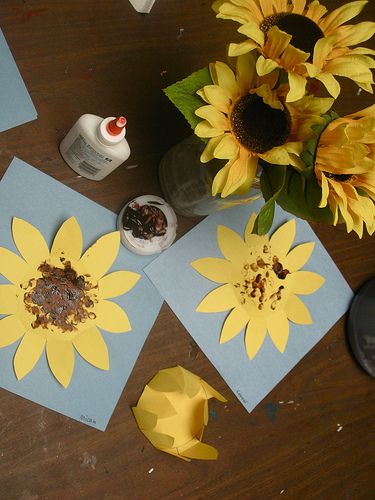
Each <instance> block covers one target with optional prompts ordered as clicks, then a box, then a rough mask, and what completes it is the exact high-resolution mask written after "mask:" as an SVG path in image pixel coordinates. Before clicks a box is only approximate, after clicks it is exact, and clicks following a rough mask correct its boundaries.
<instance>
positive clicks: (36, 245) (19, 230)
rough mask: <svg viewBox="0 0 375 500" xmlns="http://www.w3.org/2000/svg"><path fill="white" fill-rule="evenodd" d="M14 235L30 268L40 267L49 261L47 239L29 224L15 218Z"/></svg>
mask: <svg viewBox="0 0 375 500" xmlns="http://www.w3.org/2000/svg"><path fill="white" fill-rule="evenodd" d="M12 234H13V240H14V243H15V244H16V247H17V248H18V251H19V252H20V254H21V255H22V257H23V258H24V259H25V260H26V262H27V263H28V264H29V265H30V266H35V267H38V266H39V265H40V264H41V263H42V262H43V261H45V260H47V259H48V257H49V249H48V246H47V243H46V241H45V239H44V238H43V236H42V235H41V233H40V232H39V231H38V230H37V229H36V228H35V227H34V226H33V225H31V224H30V223H29V222H26V221H24V220H22V219H18V218H17V217H13V221H12Z"/></svg>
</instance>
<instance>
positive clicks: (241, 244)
mask: <svg viewBox="0 0 375 500" xmlns="http://www.w3.org/2000/svg"><path fill="white" fill-rule="evenodd" d="M254 221H255V214H253V215H252V216H251V217H250V219H249V222H248V224H247V226H246V229H245V238H244V240H243V239H242V238H241V236H240V235H239V234H237V233H236V232H235V231H233V230H231V229H229V228H227V227H225V226H218V230H217V239H218V245H219V248H220V251H221V253H222V254H223V256H224V259H219V258H213V257H207V258H203V259H198V260H196V261H194V262H193V263H192V266H193V268H194V269H195V270H196V271H198V272H199V273H200V274H201V275H202V276H204V277H205V278H208V279H210V280H212V281H214V282H216V283H223V284H222V285H221V286H220V287H218V288H215V289H214V290H213V291H211V292H210V293H209V294H208V295H207V296H206V297H205V298H204V299H203V300H202V301H201V302H200V304H199V305H198V307H197V311H198V312H206V313H211V312H221V311H227V310H229V309H231V312H230V313H229V315H228V316H227V318H226V320H225V321H224V324H223V328H222V330H221V336H220V343H224V342H227V341H229V340H231V339H232V338H233V337H235V336H236V335H237V334H238V333H240V332H241V330H242V329H243V328H244V327H246V333H245V346H246V352H247V354H248V356H249V358H250V359H253V358H254V357H255V355H256V354H257V352H258V351H259V349H260V347H261V346H262V344H263V342H264V339H265V337H266V334H267V331H268V333H269V335H270V337H271V340H272V342H273V343H274V345H275V346H276V348H277V349H278V350H279V351H280V352H284V350H285V346H286V343H287V341H288V336H289V321H292V322H293V323H297V324H300V325H305V324H310V323H312V319H311V316H310V313H309V311H308V309H307V307H306V306H305V304H304V303H303V302H302V300H301V299H300V298H299V297H298V296H297V294H301V295H306V294H310V293H313V292H315V291H316V290H318V289H319V288H320V287H321V285H322V284H323V283H324V281H325V280H324V278H323V277H322V276H320V275H319V274H316V273H313V272H310V271H301V270H300V269H301V268H302V266H304V265H305V263H306V262H307V261H308V259H309V258H310V255H311V253H312V251H313V248H314V243H313V242H311V243H303V244H301V245H297V246H296V247H294V248H293V249H292V250H290V248H291V245H292V243H293V240H294V236H295V231H296V223H295V220H290V221H288V222H286V223H285V224H283V225H282V226H280V227H279V228H278V229H277V230H276V231H275V232H274V233H273V235H272V236H271V238H269V236H268V235H265V236H258V235H256V234H252V231H253V227H254Z"/></svg>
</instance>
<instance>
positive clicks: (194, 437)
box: [132, 366, 227, 461]
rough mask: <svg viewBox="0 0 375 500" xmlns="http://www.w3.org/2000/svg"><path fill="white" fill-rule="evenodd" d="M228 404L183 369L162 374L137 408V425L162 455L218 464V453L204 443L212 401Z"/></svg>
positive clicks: (202, 381) (199, 379)
mask: <svg viewBox="0 0 375 500" xmlns="http://www.w3.org/2000/svg"><path fill="white" fill-rule="evenodd" d="M210 398H216V399H218V400H219V401H221V402H223V403H225V402H226V401H227V400H226V399H225V398H224V397H223V396H222V395H221V394H220V393H218V392H217V391H215V389H213V388H212V387H211V386H210V385H209V384H207V382H205V381H204V380H203V379H201V378H200V377H198V376H197V375H194V373H191V372H190V371H188V370H186V369H185V368H183V367H182V366H175V367H173V368H166V369H165V370H160V371H159V372H158V373H157V374H156V375H155V376H154V377H153V378H152V380H151V381H150V382H149V383H148V384H147V385H146V386H145V388H144V390H143V392H142V394H141V396H140V398H139V400H138V403H137V405H136V406H135V407H133V408H132V409H133V413H134V416H135V419H136V421H137V424H138V426H139V428H140V430H141V431H142V432H143V434H144V435H145V436H146V437H147V439H148V440H149V441H150V442H151V443H152V444H153V446H155V448H158V449H159V450H161V451H165V452H166V453H170V454H171V455H174V456H176V457H179V458H182V459H183V460H187V461H190V459H192V458H195V459H202V460H216V459H217V457H218V451H217V450H216V448H214V447H213V446H210V445H208V444H205V443H202V438H203V431H204V427H205V426H206V425H207V423H208V400H209V399H210Z"/></svg>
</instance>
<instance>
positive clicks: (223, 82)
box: [210, 61, 238, 100]
mask: <svg viewBox="0 0 375 500" xmlns="http://www.w3.org/2000/svg"><path fill="white" fill-rule="evenodd" d="M213 66H214V71H212V67H213ZM210 71H211V76H212V77H213V78H212V80H213V82H214V83H216V84H217V85H219V87H221V88H223V89H224V90H225V91H226V92H227V93H228V96H229V97H230V98H232V100H233V97H236V96H237V93H238V91H237V83H236V77H235V76H234V73H233V71H232V70H231V69H230V67H229V66H228V65H227V64H225V63H223V62H221V61H217V62H216V63H215V64H214V65H210ZM215 80H217V81H215Z"/></svg>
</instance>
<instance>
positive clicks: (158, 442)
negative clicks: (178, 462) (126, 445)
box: [143, 431, 174, 450]
mask: <svg viewBox="0 0 375 500" xmlns="http://www.w3.org/2000/svg"><path fill="white" fill-rule="evenodd" d="M143 434H144V435H145V436H146V437H147V439H149V440H150V441H151V443H152V444H153V445H154V446H155V447H156V448H159V449H161V450H164V449H165V450H168V449H169V448H172V446H173V444H174V439H173V437H172V436H168V434H162V433H160V432H155V431H143Z"/></svg>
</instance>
